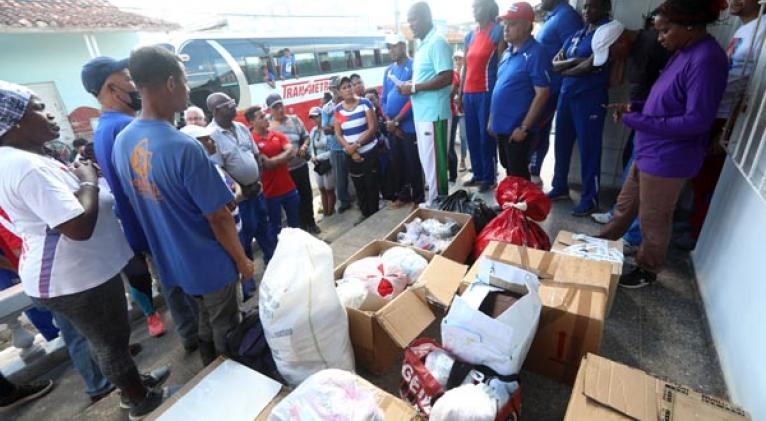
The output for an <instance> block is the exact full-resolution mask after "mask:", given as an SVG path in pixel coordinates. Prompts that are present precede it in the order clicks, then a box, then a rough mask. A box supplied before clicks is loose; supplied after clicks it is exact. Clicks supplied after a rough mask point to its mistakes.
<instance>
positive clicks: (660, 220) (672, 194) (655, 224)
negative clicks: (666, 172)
mask: <svg viewBox="0 0 766 421" xmlns="http://www.w3.org/2000/svg"><path fill="white" fill-rule="evenodd" d="M687 180H688V179H686V178H670V177H657V176H653V175H649V174H646V173H644V172H641V171H639V169H638V167H636V164H633V166H632V167H631V168H630V172H629V173H628V177H627V178H626V179H625V183H624V184H623V185H622V190H621V191H620V195H619V197H618V198H617V204H616V205H615V207H614V217H613V218H612V221H611V222H609V224H607V225H606V226H605V227H604V229H603V230H602V231H601V234H599V237H601V238H606V239H608V240H614V241H616V240H619V239H620V238H622V236H623V235H624V234H625V233H626V232H627V231H628V228H630V224H631V223H632V222H633V220H634V219H635V218H636V216H638V219H639V222H640V223H641V235H642V236H643V240H642V242H641V247H640V248H639V249H638V254H637V255H636V263H638V265H639V266H640V267H641V268H643V269H645V270H648V271H650V272H652V273H658V272H659V271H660V270H661V269H662V265H663V264H664V263H665V257H666V255H667V252H668V245H669V244H670V237H671V235H672V233H673V212H674V211H675V209H676V202H678V196H679V195H680V194H681V189H683V187H684V185H685V184H686V182H687Z"/></svg>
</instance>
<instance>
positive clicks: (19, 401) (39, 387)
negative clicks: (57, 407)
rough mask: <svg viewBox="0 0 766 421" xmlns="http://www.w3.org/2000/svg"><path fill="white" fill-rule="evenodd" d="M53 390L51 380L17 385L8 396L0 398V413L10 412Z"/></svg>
mask: <svg viewBox="0 0 766 421" xmlns="http://www.w3.org/2000/svg"><path fill="white" fill-rule="evenodd" d="M51 389H53V380H46V381H41V382H31V383H26V384H17V385H16V387H15V390H14V391H13V393H11V394H10V396H5V397H1V398H0V412H5V411H10V410H11V409H13V408H16V407H19V406H21V405H23V404H25V403H27V402H29V401H33V400H35V399H37V398H40V397H42V396H44V395H45V394H47V393H48V392H50V391H51Z"/></svg>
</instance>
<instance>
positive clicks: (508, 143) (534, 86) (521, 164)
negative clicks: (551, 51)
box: [490, 2, 551, 180]
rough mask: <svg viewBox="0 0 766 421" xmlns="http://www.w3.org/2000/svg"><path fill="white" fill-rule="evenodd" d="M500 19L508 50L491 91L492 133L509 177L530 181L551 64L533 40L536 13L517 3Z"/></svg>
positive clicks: (502, 59) (546, 98) (526, 5)
mask: <svg viewBox="0 0 766 421" xmlns="http://www.w3.org/2000/svg"><path fill="white" fill-rule="evenodd" d="M501 19H502V21H503V28H504V31H503V33H504V38H505V40H506V41H507V42H508V49H507V50H505V53H503V57H502V58H501V60H500V67H499V70H498V78H497V83H496V84H495V90H494V91H493V92H492V105H491V107H490V122H491V130H492V132H494V133H495V134H496V135H497V140H498V147H499V149H500V163H501V164H502V165H503V167H505V169H506V172H507V174H508V175H509V176H515V177H522V178H525V179H527V180H529V179H530V173H529V160H528V156H529V148H530V144H532V143H534V140H535V136H536V135H537V133H538V130H537V128H536V127H535V126H534V125H535V123H536V122H537V121H538V118H539V117H540V115H541V114H542V111H543V108H544V107H545V103H546V101H547V100H548V95H549V86H550V74H551V62H550V61H548V56H547V54H546V52H545V49H544V48H543V47H542V46H541V45H540V44H539V43H538V42H537V41H536V40H535V39H534V38H532V27H533V25H534V21H535V13H534V10H533V9H532V6H531V5H530V4H529V3H527V2H519V3H514V4H513V5H512V6H511V8H510V10H508V12H507V13H506V14H505V15H503V16H501Z"/></svg>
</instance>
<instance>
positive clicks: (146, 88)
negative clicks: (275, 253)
mask: <svg viewBox="0 0 766 421" xmlns="http://www.w3.org/2000/svg"><path fill="white" fill-rule="evenodd" d="M129 70H130V74H131V76H132V77H133V81H134V82H135V84H136V86H137V87H138V90H139V92H140V93H141V98H142V99H143V111H142V112H141V117H140V118H138V119H136V120H134V121H133V122H132V123H130V124H129V125H128V127H126V128H125V129H124V130H123V131H122V132H121V133H120V134H119V135H118V136H117V140H116V141H115V144H114V151H113V154H112V160H113V163H114V168H115V172H116V174H117V176H118V178H119V180H120V185H121V186H122V188H123V190H124V192H125V195H126V196H127V197H128V200H129V201H130V204H131V205H132V207H133V209H134V210H135V213H136V217H137V219H138V221H139V223H140V224H141V227H142V228H143V231H144V233H145V234H146V239H147V241H148V244H149V249H150V250H151V252H152V256H153V257H154V259H155V260H156V261H157V264H158V268H159V272H160V276H161V277H162V278H163V279H172V280H173V281H174V282H176V283H177V284H178V286H180V287H181V288H182V289H183V290H184V291H185V292H186V293H187V294H189V295H192V296H194V298H195V300H196V301H197V306H198V309H199V343H200V345H199V348H200V356H201V357H202V361H203V364H205V365H207V364H208V363H210V362H211V361H213V360H214V359H215V357H216V353H217V354H223V353H225V351H226V334H227V333H228V332H229V330H231V329H232V328H233V327H235V326H236V325H237V324H238V323H239V318H240V315H239V305H238V302H237V286H238V280H243V279H245V280H247V279H251V278H252V277H253V274H254V266H253V261H252V260H249V259H248V258H247V256H246V255H245V251H244V250H243V249H242V245H241V244H240V242H239V235H238V234H237V228H236V226H235V223H234V218H233V217H232V215H231V212H230V211H229V208H228V204H229V203H230V202H231V201H232V200H233V199H234V195H233V194H232V193H231V191H230V190H229V188H228V187H227V186H226V184H225V183H224V182H223V179H222V178H221V176H220V174H219V173H218V170H217V169H216V167H215V164H213V162H212V161H210V160H209V159H208V156H207V153H206V152H205V150H204V149H203V148H202V146H201V145H200V144H199V143H198V142H197V140H195V139H192V138H191V137H189V136H187V135H185V134H183V133H180V132H179V131H178V130H176V129H175V127H173V125H172V124H171V123H170V122H171V121H173V118H174V116H175V113H178V112H181V111H183V110H184V109H185V108H186V104H187V101H188V98H189V87H188V85H187V83H186V75H185V73H184V68H183V66H182V64H181V61H180V59H179V58H178V57H177V56H176V55H174V54H172V53H171V52H169V51H168V50H165V49H163V48H160V47H155V46H152V47H142V48H139V49H137V50H135V51H134V52H133V53H132V54H131V55H130V64H129Z"/></svg>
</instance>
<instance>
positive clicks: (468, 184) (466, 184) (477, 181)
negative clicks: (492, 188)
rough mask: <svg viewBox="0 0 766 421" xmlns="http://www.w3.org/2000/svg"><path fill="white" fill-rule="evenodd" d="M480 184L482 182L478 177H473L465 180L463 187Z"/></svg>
mask: <svg viewBox="0 0 766 421" xmlns="http://www.w3.org/2000/svg"><path fill="white" fill-rule="evenodd" d="M479 184H481V182H480V181H479V180H477V179H475V178H472V179H470V180H468V181H466V182H464V183H463V187H476V186H478V185H479Z"/></svg>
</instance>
